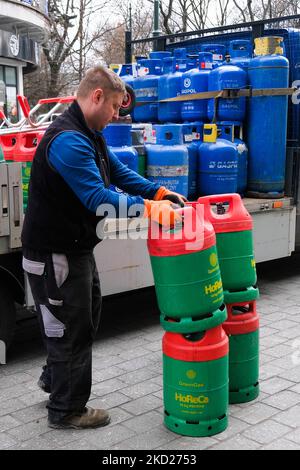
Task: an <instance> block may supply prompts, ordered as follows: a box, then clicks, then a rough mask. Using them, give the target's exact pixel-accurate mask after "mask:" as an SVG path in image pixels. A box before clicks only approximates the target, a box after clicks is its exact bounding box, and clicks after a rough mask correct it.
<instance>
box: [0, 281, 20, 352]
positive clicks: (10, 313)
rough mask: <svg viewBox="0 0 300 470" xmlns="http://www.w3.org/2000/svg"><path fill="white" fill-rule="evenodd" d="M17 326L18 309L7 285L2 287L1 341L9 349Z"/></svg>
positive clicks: (0, 293)
mask: <svg viewBox="0 0 300 470" xmlns="http://www.w3.org/2000/svg"><path fill="white" fill-rule="evenodd" d="M15 326H16V307H15V302H14V299H13V296H12V295H11V293H10V292H9V289H8V288H7V286H5V284H2V283H1V285H0V340H2V341H4V343H5V345H6V348H7V349H8V347H9V345H10V343H11V341H12V338H13V336H14V332H15Z"/></svg>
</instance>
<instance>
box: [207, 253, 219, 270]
mask: <svg viewBox="0 0 300 470" xmlns="http://www.w3.org/2000/svg"><path fill="white" fill-rule="evenodd" d="M209 262H210V265H211V266H213V267H215V266H217V264H218V257H217V255H216V253H212V254H211V255H210V257H209Z"/></svg>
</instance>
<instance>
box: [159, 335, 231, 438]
mask: <svg viewBox="0 0 300 470" xmlns="http://www.w3.org/2000/svg"><path fill="white" fill-rule="evenodd" d="M163 372H164V375H163V378H164V383H163V385H164V406H165V424H166V426H167V427H168V428H169V429H171V430H172V431H174V432H176V433H179V434H183V435H187V436H199V437H200V436H212V435H213V434H217V433H219V432H221V431H223V430H224V429H225V428H226V427H227V423H228V414H227V410H228V338H227V336H226V334H225V332H224V331H223V329H222V327H221V326H217V327H216V328H212V329H211V330H208V331H203V332H199V333H191V334H186V335H182V334H177V333H169V332H168V333H165V335H164V337H163Z"/></svg>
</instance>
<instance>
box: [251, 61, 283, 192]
mask: <svg viewBox="0 0 300 470" xmlns="http://www.w3.org/2000/svg"><path fill="white" fill-rule="evenodd" d="M248 75H249V84H250V86H251V88H253V89H255V88H287V87H288V85H289V61H288V59H286V58H285V57H284V56H283V55H279V54H270V55H262V56H257V57H255V58H254V59H252V60H251V62H250V64H249V69H248ZM287 112H288V97H287V96H263V97H262V96H258V97H252V98H251V99H250V100H249V106H248V133H247V137H248V146H249V169H248V189H249V191H253V192H255V193H256V192H257V193H270V194H271V195H272V194H273V195H281V194H282V193H283V191H284V179H285V160H286V135H287ZM274 193H275V194H274Z"/></svg>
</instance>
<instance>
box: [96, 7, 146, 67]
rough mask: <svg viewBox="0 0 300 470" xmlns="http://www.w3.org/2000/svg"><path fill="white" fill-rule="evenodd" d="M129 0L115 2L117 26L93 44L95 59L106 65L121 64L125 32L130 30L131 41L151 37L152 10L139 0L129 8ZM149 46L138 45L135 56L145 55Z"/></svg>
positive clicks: (123, 53)
mask: <svg viewBox="0 0 300 470" xmlns="http://www.w3.org/2000/svg"><path fill="white" fill-rule="evenodd" d="M130 3H131V2H130V0H127V1H121V0H115V2H114V10H115V11H118V23H117V26H116V27H115V28H114V29H113V27H112V29H111V30H108V31H107V32H106V33H105V34H104V35H103V36H102V37H99V38H98V39H97V40H95V41H94V43H93V51H94V54H95V57H96V58H98V59H99V58H101V59H102V60H103V61H104V62H105V63H106V64H111V63H123V62H124V55H125V31H126V29H127V30H129V29H130V28H131V30H132V39H140V38H144V37H147V36H150V35H151V32H152V28H153V27H152V10H150V8H149V6H148V4H147V3H146V2H144V1H143V0H141V1H140V2H139V4H137V5H136V6H135V7H134V8H130ZM149 50H150V45H149V44H138V45H136V47H135V55H145V54H147V53H148V52H149Z"/></svg>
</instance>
